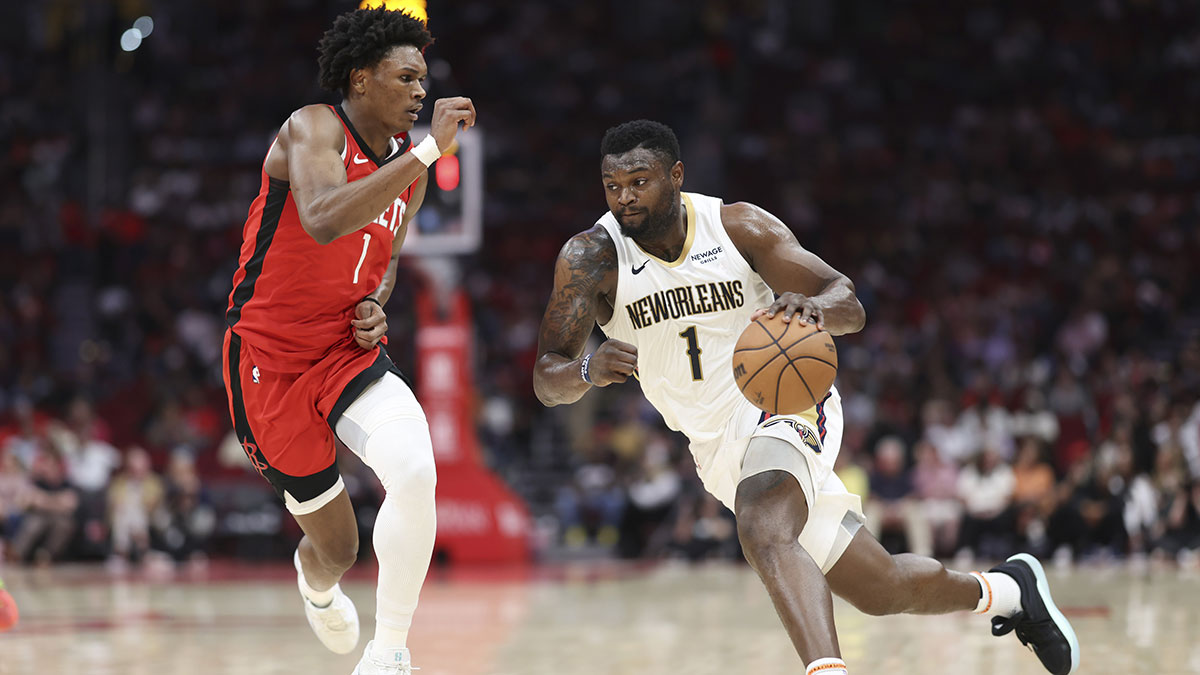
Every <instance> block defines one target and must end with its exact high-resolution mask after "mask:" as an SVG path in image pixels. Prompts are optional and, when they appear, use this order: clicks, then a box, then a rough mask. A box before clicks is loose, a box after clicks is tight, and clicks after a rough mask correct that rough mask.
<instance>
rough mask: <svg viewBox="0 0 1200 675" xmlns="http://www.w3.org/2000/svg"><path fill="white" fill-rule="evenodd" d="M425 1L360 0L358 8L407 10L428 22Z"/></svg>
mask: <svg viewBox="0 0 1200 675" xmlns="http://www.w3.org/2000/svg"><path fill="white" fill-rule="evenodd" d="M426 5H427V3H426V2H425V0H362V3H361V4H359V6H358V7H359V9H374V8H376V7H383V8H384V9H392V10H397V9H398V10H400V11H402V12H407V13H409V14H411V15H413V16H415V17H417V18H418V19H420V20H421V21H424V22H426V23H429V14H428V12H426V11H425V8H426Z"/></svg>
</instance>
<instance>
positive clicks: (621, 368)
mask: <svg viewBox="0 0 1200 675" xmlns="http://www.w3.org/2000/svg"><path fill="white" fill-rule="evenodd" d="M616 280H617V249H616V246H615V245H614V244H613V242H612V239H611V238H610V237H609V235H608V232H607V231H606V230H605V229H604V228H603V227H600V226H599V225H597V226H595V227H593V228H592V229H590V230H588V231H587V232H582V233H580V234H577V235H575V236H574V237H572V238H571V239H570V240H569V241H567V243H566V245H565V246H563V248H562V250H561V251H559V254H558V261H557V262H556V263H555V265H554V290H553V291H552V292H551V293H550V301H549V303H548V304H547V305H546V314H545V316H543V317H542V328H541V333H540V334H539V336H538V360H537V363H536V364H535V365H534V368H533V390H534V392H535V393H536V394H537V397H538V400H540V401H541V402H542V403H543V404H545V405H547V406H556V405H559V404H561V403H574V402H575V401H578V400H579V399H580V397H582V396H583V395H584V394H585V393H587V390H588V389H591V388H592V386H593V385H595V386H597V387H605V386H608V385H609V384H612V383H613V382H624V381H625V380H626V379H627V378H628V377H629V376H630V375H631V374H632V373H633V370H634V369H635V368H636V367H637V348H636V347H634V346H633V345H631V344H628V343H625V342H621V341H620V340H608V341H606V342H605V343H604V344H602V345H600V348H599V349H597V350H596V352H595V353H594V354H592V355H591V356H590V357H585V356H584V355H583V348H584V346H586V344H587V339H588V336H590V335H591V334H592V327H593V326H595V325H596V318H597V316H598V315H599V313H600V311H601V309H602V307H603V303H608V300H607V298H608V297H610V296H611V295H612V294H613V292H614V291H615V289H616ZM585 358H587V375H588V377H587V379H586V380H585V379H584V367H583V366H584V359H585ZM588 380H590V382H589V381H588Z"/></svg>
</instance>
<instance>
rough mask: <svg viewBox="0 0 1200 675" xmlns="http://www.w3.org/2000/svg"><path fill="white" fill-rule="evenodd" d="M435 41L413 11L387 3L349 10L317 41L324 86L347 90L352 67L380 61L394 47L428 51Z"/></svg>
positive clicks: (363, 66)
mask: <svg viewBox="0 0 1200 675" xmlns="http://www.w3.org/2000/svg"><path fill="white" fill-rule="evenodd" d="M431 43H433V36H432V35H430V34H429V30H428V29H426V28H425V24H424V23H423V22H422V21H421V20H420V19H418V18H416V17H414V16H412V15H411V14H407V13H405V12H401V11H396V10H390V9H384V8H383V7H378V8H375V9H356V10H354V11H352V12H346V13H345V14H342V15H341V16H339V17H338V18H337V19H335V20H334V22H333V26H331V27H330V28H329V30H327V31H325V35H324V36H323V37H322V38H321V43H320V44H319V45H317V51H319V52H320V53H321V56H320V57H319V58H318V59H317V64H318V65H319V66H320V68H321V74H320V75H319V81H320V83H321V86H322V87H323V88H325V89H328V90H329V91H340V92H342V93H343V94H345V93H346V90H347V89H348V88H349V87H350V71H351V70H353V69H355V68H369V67H371V66H373V65H375V64H377V63H379V62H380V61H382V60H383V57H385V56H387V53H388V51H390V50H391V49H392V47H399V46H403V45H412V46H413V47H416V48H417V49H419V50H421V51H422V52H424V51H425V48H426V47H428V46H429V45H430V44H431Z"/></svg>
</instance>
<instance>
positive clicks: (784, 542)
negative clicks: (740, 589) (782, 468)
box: [736, 472, 808, 568]
mask: <svg viewBox="0 0 1200 675" xmlns="http://www.w3.org/2000/svg"><path fill="white" fill-rule="evenodd" d="M771 473H773V474H778V473H781V472H771ZM780 480H783V481H788V480H792V478H791V476H788V475H787V474H781V475H778V476H769V475H768V474H760V475H759V476H752V477H750V478H747V479H746V480H744V481H742V483H741V485H739V486H738V492H737V501H736V512H737V528H738V541H739V542H740V543H741V545H742V552H743V553H744V554H745V555H746V559H747V560H748V561H749V562H750V564H751V565H753V566H754V567H755V568H758V567H759V566H760V565H769V564H770V563H771V561H772V560H774V559H775V558H777V557H778V556H779V555H780V554H782V553H784V552H785V551H788V550H791V549H793V548H794V547H796V546H799V541H798V539H799V537H800V532H801V531H802V530H803V529H804V523H805V522H806V521H807V519H808V505H807V503H806V502H805V501H804V495H803V494H802V493H800V492H799V486H798V485H796V484H795V481H794V480H792V484H791V486H787V485H786V483H784V484H782V485H783V486H784V489H780V486H781V483H780V482H779V481H780ZM791 487H795V488H796V489H795V490H792V489H791Z"/></svg>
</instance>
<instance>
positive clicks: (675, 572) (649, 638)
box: [0, 564, 1200, 675]
mask: <svg viewBox="0 0 1200 675" xmlns="http://www.w3.org/2000/svg"><path fill="white" fill-rule="evenodd" d="M0 572H2V574H3V577H4V579H5V581H6V583H7V585H8V588H9V590H10V591H11V592H12V593H13V594H14V595H15V596H16V597H17V600H18V604H19V606H20V608H21V612H22V618H21V623H20V624H19V625H18V627H17V628H16V629H15V630H13V631H11V632H8V633H4V634H0V674H4V675H9V674H14V675H15V674H21V675H25V674H30V675H40V674H42V673H55V674H57V673H63V674H67V673H70V674H72V675H74V674H88V675H90V674H93V673H94V674H97V675H103V674H108V673H112V674H122V675H150V674H153V675H159V674H168V673H170V674H178V675H192V674H197V675H199V674H202V673H203V674H205V675H208V674H215V673H229V674H237V675H243V674H244V675H251V674H254V675H258V674H260V673H261V674H266V673H321V674H324V673H330V674H339V675H348V674H349V673H350V672H351V670H353V668H354V665H355V663H356V662H357V659H358V654H357V653H356V654H354V655H350V656H337V655H334V654H332V653H330V652H327V651H325V649H324V648H323V647H321V646H320V644H319V643H318V642H317V641H316V639H315V638H314V637H313V636H312V634H311V633H310V632H309V628H308V625H307V624H306V623H305V620H304V616H303V611H302V609H301V607H300V604H299V598H298V595H297V593H296V590H295V586H294V581H293V577H292V576H291V574H290V573H289V568H288V566H283V565H280V566H272V567H266V568H264V567H251V568H247V567H231V566H229V565H214V566H213V567H211V568H210V569H209V570H208V571H207V572H205V573H203V574H201V575H197V576H189V575H186V574H181V575H176V576H175V577H173V578H170V579H164V578H158V579H148V578H147V575H145V574H139V573H134V574H129V575H126V576H125V577H123V578H113V577H111V576H109V575H107V574H106V573H105V572H104V571H103V570H102V569H100V568H95V567H82V568H81V567H64V568H54V569H50V570H27V569H14V568H11V567H9V568H7V569H5V570H2V571H0ZM372 576H373V572H372V570H371V569H370V568H368V567H363V568H362V569H359V568H356V570H355V573H354V575H353V578H352V579H351V580H349V581H347V582H346V583H345V584H344V587H345V588H346V590H347V592H348V593H349V594H350V596H351V597H352V598H353V599H354V600H355V602H356V603H357V605H358V608H359V614H360V615H361V616H362V620H363V635H364V637H363V640H362V643H361V644H360V650H361V647H362V646H363V645H365V644H366V640H367V639H368V637H369V636H370V633H371V631H372V629H373V623H374V622H373V619H372V616H373V612H374V597H373V587H372V581H371V577H372ZM1051 586H1052V589H1053V592H1054V595H1055V599H1056V600H1057V601H1058V603H1059V605H1060V606H1061V607H1062V608H1063V609H1064V612H1065V613H1066V614H1067V615H1068V617H1069V618H1070V619H1071V621H1072V623H1073V625H1074V626H1075V629H1076V631H1077V632H1078V633H1079V638H1080V641H1081V643H1082V644H1083V662H1082V664H1081V667H1080V670H1079V671H1078V672H1081V673H1097V674H1100V673H1105V674H1107V673H1147V674H1150V673H1154V674H1156V675H1158V674H1170V673H1200V574H1197V573H1195V572H1180V571H1177V570H1174V569H1163V570H1154V571H1150V572H1139V573H1133V572H1131V571H1130V570H1129V569H1128V568H1126V567H1124V566H1116V567H1107V568H1075V569H1073V570H1066V571H1059V570H1052V571H1051ZM836 611H837V620H838V626H839V630H840V635H841V645H842V652H843V656H844V657H845V659H846V661H847V662H848V663H849V664H850V668H851V672H852V673H856V674H859V675H863V674H866V673H888V674H889V675H904V674H906V673H914V674H915V673H921V674H922V675H925V674H928V673H954V674H956V675H957V674H971V675H975V674H978V675H1020V674H1023V673H1031V674H1032V673H1041V672H1044V671H1042V670H1041V668H1040V666H1039V665H1038V664H1037V662H1036V659H1035V657H1034V656H1033V655H1032V654H1030V653H1029V652H1028V651H1026V650H1025V649H1024V648H1022V647H1021V646H1020V644H1019V643H1018V642H1017V640H1016V639H1015V638H1014V637H1013V636H1011V635H1010V636H1006V637H1005V638H1002V639H997V638H993V637H991V635H990V634H989V632H988V624H987V622H986V621H985V620H983V619H981V618H979V617H975V616H971V615H955V616H942V617H910V616H899V617H883V618H874V617H868V616H863V615H861V614H859V613H858V612H857V611H855V610H854V609H852V608H851V607H849V606H848V605H846V604H844V603H842V602H841V601H838V602H837V604H836ZM410 646H411V647H412V648H413V655H414V662H415V663H416V665H418V666H420V667H421V670H420V671H419V673H420V675H441V674H448V675H501V674H504V675H510V674H511V675H526V674H527V675H577V674H584V673H589V674H590V673H597V674H601V673H603V674H617V675H625V674H628V675H655V674H658V673H663V674H676V673H687V674H688V675H706V674H712V675H718V674H719V675H732V674H740V673H748V674H749V673H753V674H756V675H757V674H759V673H797V672H800V663H799V659H798V658H797V657H796V656H795V654H794V653H793V652H792V648H791V646H790V644H789V643H788V641H787V639H786V638H785V637H784V634H783V630H782V628H781V627H780V625H779V622H778V619H777V618H776V617H775V613H774V611H773V610H772V608H771V604H770V602H769V600H768V598H767V596H766V592H765V591H764V590H763V589H762V588H761V586H760V585H759V583H758V580H757V578H756V577H755V576H754V574H753V573H752V572H751V571H750V570H749V569H748V568H747V567H745V566H739V565H728V564H719V565H707V566H700V567H689V566H678V565H660V566H643V567H629V566H620V565H615V564H608V565H581V566H566V567H554V568H535V569H533V570H526V571H511V570H509V571H499V572H496V571H491V572H454V573H439V574H435V575H434V576H433V577H432V578H431V580H430V582H429V583H428V584H427V585H426V587H425V590H424V592H423V595H422V603H421V607H420V608H419V610H418V612H417V625H416V627H415V628H414V630H413V635H412V637H411V639H410Z"/></svg>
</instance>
